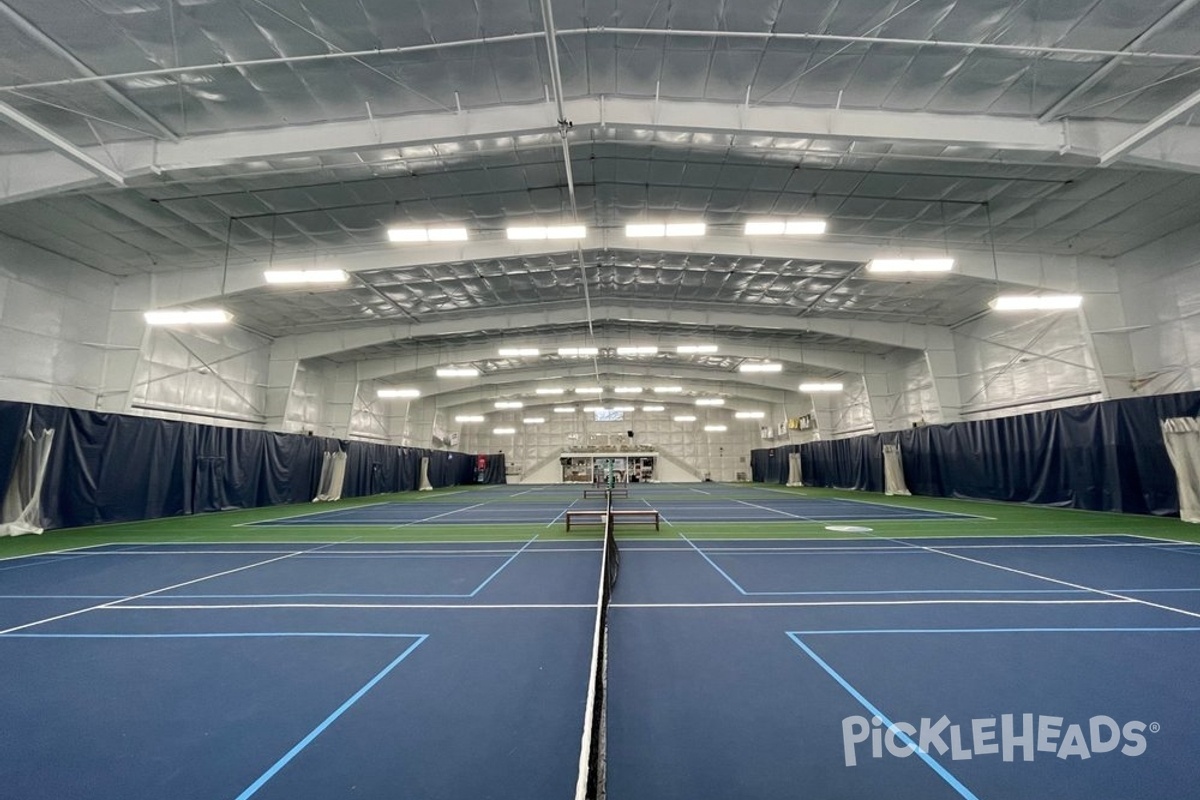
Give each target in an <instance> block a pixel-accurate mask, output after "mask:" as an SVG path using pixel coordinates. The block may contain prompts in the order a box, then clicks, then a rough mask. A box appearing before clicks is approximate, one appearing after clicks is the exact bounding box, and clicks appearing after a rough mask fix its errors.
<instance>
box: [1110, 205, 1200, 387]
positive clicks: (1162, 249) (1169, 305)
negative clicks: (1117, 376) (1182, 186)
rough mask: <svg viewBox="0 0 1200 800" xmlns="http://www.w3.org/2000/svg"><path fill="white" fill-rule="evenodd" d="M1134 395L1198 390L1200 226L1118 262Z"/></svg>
mask: <svg viewBox="0 0 1200 800" xmlns="http://www.w3.org/2000/svg"><path fill="white" fill-rule="evenodd" d="M1118 274H1119V276H1120V278H1119V279H1120V285H1121V298H1122V301H1123V304H1124V307H1125V319H1126V323H1127V324H1128V325H1129V326H1130V328H1131V329H1132V330H1131V332H1130V340H1131V345H1132V349H1133V361H1134V370H1135V374H1134V375H1133V376H1132V377H1131V386H1132V388H1133V390H1134V391H1135V392H1136V393H1137V394H1166V393H1170V392H1186V391H1192V390H1195V389H1200V228H1193V229H1190V230H1188V231H1183V232H1181V233H1179V234H1176V235H1174V236H1171V237H1167V238H1166V239H1164V240H1161V241H1159V242H1156V243H1154V244H1152V245H1148V246H1147V247H1143V248H1140V249H1139V250H1136V251H1134V252H1132V253H1130V254H1129V255H1127V256H1125V257H1123V258H1121V259H1120V260H1119V261H1118Z"/></svg>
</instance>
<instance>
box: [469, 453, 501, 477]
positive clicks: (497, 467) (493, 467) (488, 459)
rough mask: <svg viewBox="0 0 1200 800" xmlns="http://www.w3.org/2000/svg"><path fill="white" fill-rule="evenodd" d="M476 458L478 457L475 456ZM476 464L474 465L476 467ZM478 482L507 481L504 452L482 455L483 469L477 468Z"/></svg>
mask: <svg viewBox="0 0 1200 800" xmlns="http://www.w3.org/2000/svg"><path fill="white" fill-rule="evenodd" d="M476 458H478V457H476ZM478 466H479V465H478V464H476V467H477V468H478ZM477 472H478V477H477V478H476V480H478V481H479V482H480V483H508V463H507V461H506V460H505V456H504V453H493V454H490V455H486V456H484V461H483V469H482V470H478V469H477Z"/></svg>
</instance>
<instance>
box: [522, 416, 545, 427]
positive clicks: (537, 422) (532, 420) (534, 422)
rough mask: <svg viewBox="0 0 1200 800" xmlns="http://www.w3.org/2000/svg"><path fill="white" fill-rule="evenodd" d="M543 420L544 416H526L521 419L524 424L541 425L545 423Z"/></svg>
mask: <svg viewBox="0 0 1200 800" xmlns="http://www.w3.org/2000/svg"><path fill="white" fill-rule="evenodd" d="M545 421H546V418H545V417H526V418H525V419H524V420H522V422H524V423H525V424H526V425H541V424H543V423H545Z"/></svg>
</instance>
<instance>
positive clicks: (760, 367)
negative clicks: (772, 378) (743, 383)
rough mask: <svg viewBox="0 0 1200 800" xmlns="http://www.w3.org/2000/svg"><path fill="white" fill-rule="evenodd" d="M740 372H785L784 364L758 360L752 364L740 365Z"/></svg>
mask: <svg viewBox="0 0 1200 800" xmlns="http://www.w3.org/2000/svg"><path fill="white" fill-rule="evenodd" d="M738 371H739V372H783V364H774V363H770V362H765V361H763V362H758V363H752V364H742V365H741V366H740V367H738Z"/></svg>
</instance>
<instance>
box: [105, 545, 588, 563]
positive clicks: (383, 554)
mask: <svg viewBox="0 0 1200 800" xmlns="http://www.w3.org/2000/svg"><path fill="white" fill-rule="evenodd" d="M599 549H600V548H599V547H535V548H533V549H532V550H530V551H529V552H530V553H594V552H596V551H597V550H599ZM284 552H285V551H283V550H129V551H125V552H119V553H118V552H114V553H88V555H97V556H99V555H111V556H179V555H183V556H210V555H222V556H235V555H237V556H240V555H250V556H266V555H271V554H279V555H282V554H283V553H284ZM512 552H513V551H512V548H511V547H506V548H496V549H493V550H467V549H465V548H464V549H461V550H359V551H357V552H344V553H339V552H333V553H320V554H314V555H300V556H297V557H296V558H297V560H300V561H304V560H307V559H321V558H408V557H410V556H411V557H413V558H416V557H441V556H470V557H479V558H484V557H491V556H507V555H512Z"/></svg>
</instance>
